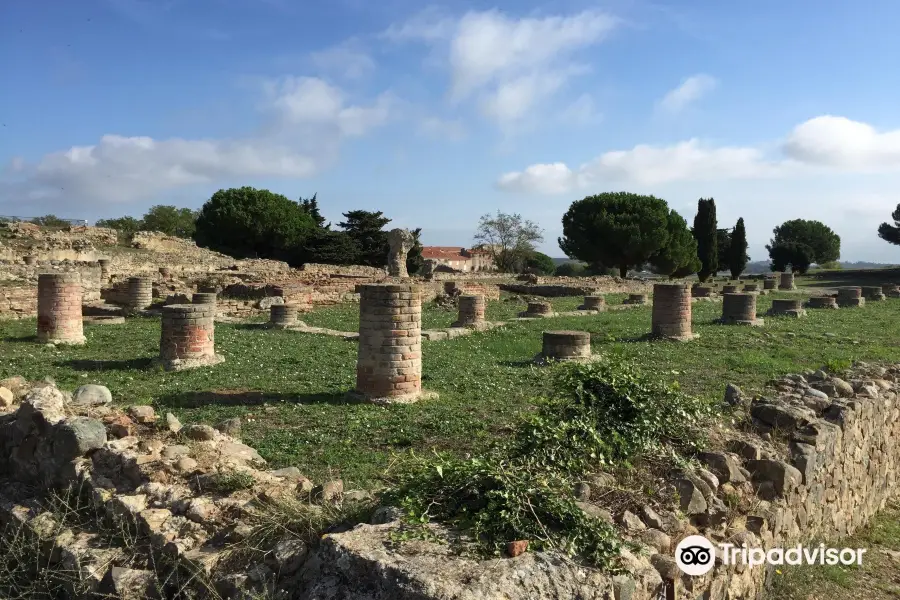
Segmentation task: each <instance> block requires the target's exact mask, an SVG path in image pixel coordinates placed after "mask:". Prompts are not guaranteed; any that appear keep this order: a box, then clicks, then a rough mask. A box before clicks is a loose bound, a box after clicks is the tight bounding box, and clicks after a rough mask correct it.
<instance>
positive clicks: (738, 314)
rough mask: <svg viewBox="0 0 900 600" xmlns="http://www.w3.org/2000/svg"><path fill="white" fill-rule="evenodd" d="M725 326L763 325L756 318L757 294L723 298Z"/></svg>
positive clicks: (761, 321)
mask: <svg viewBox="0 0 900 600" xmlns="http://www.w3.org/2000/svg"><path fill="white" fill-rule="evenodd" d="M719 322H720V323H722V324H723V325H763V324H764V321H763V320H762V319H757V318H756V294H725V295H724V296H723V297H722V318H721V319H719Z"/></svg>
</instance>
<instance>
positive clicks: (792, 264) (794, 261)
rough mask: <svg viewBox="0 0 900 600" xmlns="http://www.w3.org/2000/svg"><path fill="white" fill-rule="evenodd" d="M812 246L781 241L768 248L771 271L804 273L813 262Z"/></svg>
mask: <svg viewBox="0 0 900 600" xmlns="http://www.w3.org/2000/svg"><path fill="white" fill-rule="evenodd" d="M812 257H813V251H812V248H810V247H809V246H807V245H806V244H804V243H801V242H781V243H780V244H775V245H774V246H772V247H770V248H769V258H770V259H771V261H772V264H771V268H772V270H773V271H787V270H788V268H790V270H791V271H793V272H794V273H800V274H805V273H806V272H807V271H808V270H809V266H810V265H811V264H812V262H813V259H812Z"/></svg>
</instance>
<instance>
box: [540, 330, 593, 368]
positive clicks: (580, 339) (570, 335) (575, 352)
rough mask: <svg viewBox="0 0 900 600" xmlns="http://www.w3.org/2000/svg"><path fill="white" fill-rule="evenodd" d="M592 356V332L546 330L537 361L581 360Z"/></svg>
mask: <svg viewBox="0 0 900 600" xmlns="http://www.w3.org/2000/svg"><path fill="white" fill-rule="evenodd" d="M589 358H591V334H590V333H589V332H587V331H545V332H544V335H543V347H542V349H541V353H540V354H538V355H537V357H536V358H535V361H536V362H546V361H581V360H587V359H589Z"/></svg>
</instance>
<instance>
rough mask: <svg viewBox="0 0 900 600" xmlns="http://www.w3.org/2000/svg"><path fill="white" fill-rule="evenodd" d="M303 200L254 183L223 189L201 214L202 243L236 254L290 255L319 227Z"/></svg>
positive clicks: (199, 237) (197, 235)
mask: <svg viewBox="0 0 900 600" xmlns="http://www.w3.org/2000/svg"><path fill="white" fill-rule="evenodd" d="M315 228H316V227H315V222H314V221H313V218H312V217H311V216H310V215H309V214H308V213H307V212H306V211H305V210H303V208H302V207H301V206H300V204H298V203H296V202H294V201H292V200H290V199H288V198H286V197H285V196H282V195H281V194H275V193H272V192H270V191H269V190H258V189H256V188H252V187H242V188H231V189H228V190H219V191H218V192H216V193H215V194H213V195H212V197H211V198H210V199H209V200H207V201H206V204H204V205H203V207H202V208H201V209H200V214H199V216H198V217H197V224H196V230H195V232H194V240H195V241H196V242H197V245H198V246H202V247H204V248H210V249H212V250H217V251H219V252H224V253H226V254H230V255H232V256H236V257H259V258H274V259H286V258H288V257H289V256H291V255H293V254H294V253H296V251H297V248H299V247H301V246H302V243H303V241H304V240H305V238H306V237H307V236H308V235H309V234H310V233H312V232H313V231H314V230H315Z"/></svg>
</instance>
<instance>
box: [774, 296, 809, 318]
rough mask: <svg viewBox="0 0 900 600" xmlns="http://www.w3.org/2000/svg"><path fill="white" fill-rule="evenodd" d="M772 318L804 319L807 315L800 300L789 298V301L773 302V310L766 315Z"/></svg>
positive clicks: (776, 300) (779, 300)
mask: <svg viewBox="0 0 900 600" xmlns="http://www.w3.org/2000/svg"><path fill="white" fill-rule="evenodd" d="M766 314H767V315H769V316H770V317H802V316H804V315H806V311H805V310H803V305H802V303H801V302H800V300H799V299H794V298H789V299H787V300H782V299H778V298H776V299H774V300H772V308H770V309H769V312H768V313H766Z"/></svg>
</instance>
